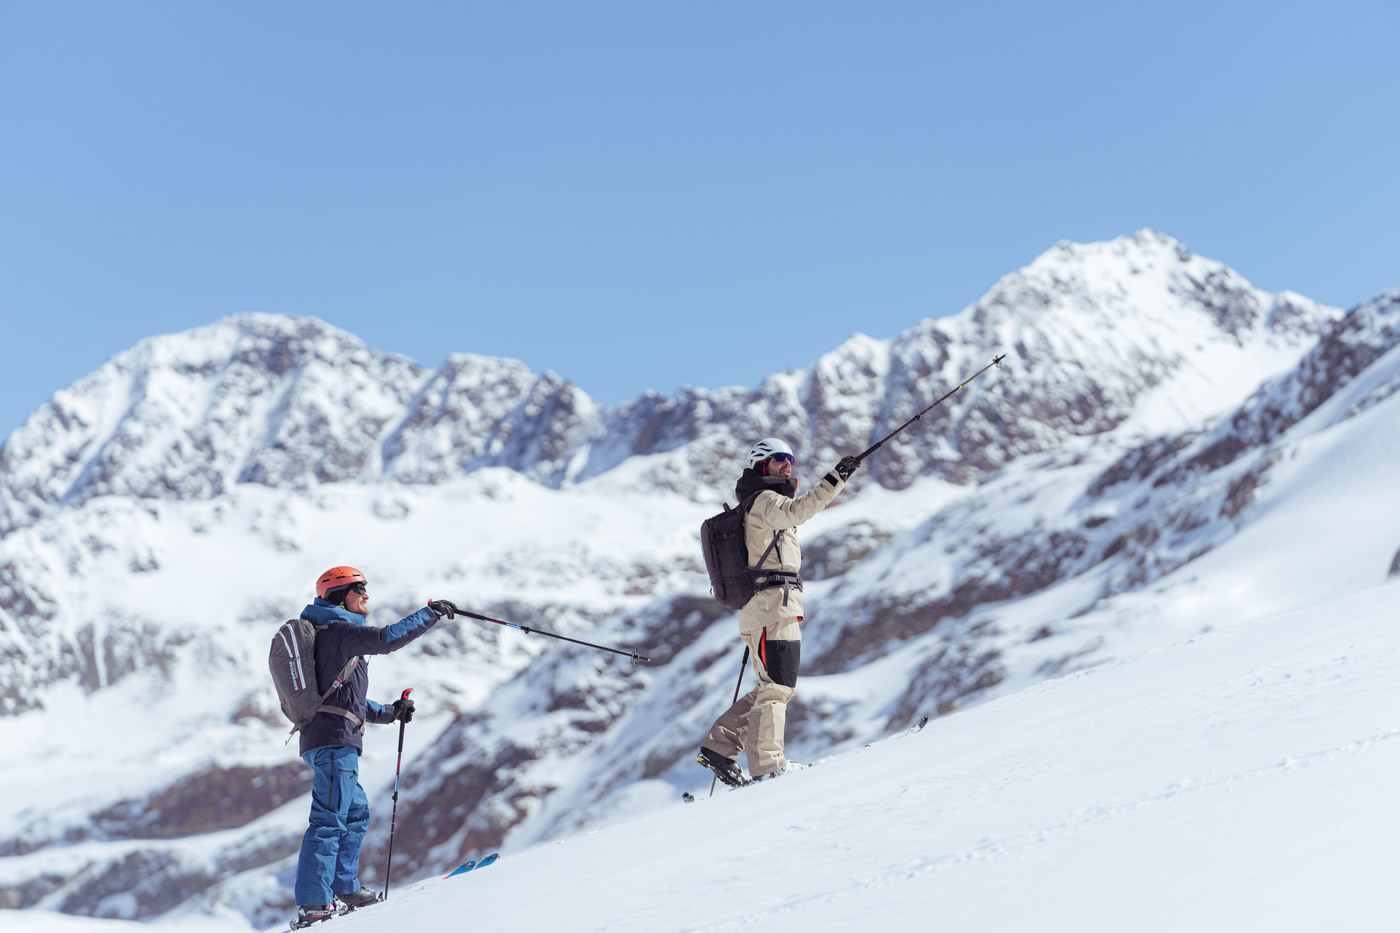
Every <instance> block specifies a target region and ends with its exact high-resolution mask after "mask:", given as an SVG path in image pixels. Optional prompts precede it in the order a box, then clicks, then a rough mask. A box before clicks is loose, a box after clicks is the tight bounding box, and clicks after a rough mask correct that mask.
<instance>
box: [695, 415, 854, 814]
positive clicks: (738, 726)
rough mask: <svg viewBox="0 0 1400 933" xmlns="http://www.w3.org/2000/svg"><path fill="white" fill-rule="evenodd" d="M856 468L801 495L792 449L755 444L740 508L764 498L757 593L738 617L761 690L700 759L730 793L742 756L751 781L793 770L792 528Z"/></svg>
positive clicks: (795, 609) (754, 551) (795, 629)
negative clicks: (789, 750) (787, 734)
mask: <svg viewBox="0 0 1400 933" xmlns="http://www.w3.org/2000/svg"><path fill="white" fill-rule="evenodd" d="M858 466H860V461H859V460H858V459H856V458H855V457H844V458H842V460H841V462H840V463H839V464H838V465H837V466H836V468H835V469H834V470H832V471H831V472H830V473H828V474H826V476H824V477H823V478H822V480H821V482H819V483H818V484H817V486H816V488H815V489H812V490H810V491H809V492H806V493H804V494H803V495H801V496H797V480H795V479H794V478H793V476H792V469H793V455H792V448H791V447H789V446H788V444H787V443H786V442H784V441H782V440H780V439H778V438H775V437H767V438H764V439H763V440H761V441H759V442H758V443H757V444H755V445H754V447H753V450H752V451H750V453H749V466H748V469H746V470H744V472H743V475H742V476H740V477H739V482H738V484H737V485H736V487H735V494H736V495H737V496H738V497H739V501H740V502H743V501H744V500H745V499H747V498H748V497H749V496H751V495H753V494H754V492H755V491H758V495H757V496H756V497H755V498H754V500H753V504H752V506H751V507H750V508H749V511H748V514H747V516H746V517H745V520H744V541H745V546H746V547H747V549H748V554H749V560H750V562H751V563H750V570H751V571H752V572H753V574H754V584H755V588H756V592H755V593H754V595H753V597H752V598H751V599H749V601H748V602H747V603H745V604H744V607H743V608H742V609H740V610H739V635H740V637H741V638H743V640H744V644H745V645H747V646H748V651H749V655H750V657H752V658H753V668H754V672H755V673H756V674H757V675H758V685H757V686H756V687H754V689H753V690H751V691H750V692H748V693H746V694H745V695H743V696H741V697H739V698H738V700H736V701H735V703H734V705H733V706H731V707H730V708H729V709H728V710H726V711H725V713H724V714H723V715H722V716H720V717H719V719H717V720H715V724H714V725H713V726H712V727H710V731H709V734H708V735H706V736H705V740H704V742H703V743H702V744H701V746H700V753H699V754H698V755H697V756H696V761H698V762H699V763H700V764H702V765H704V766H705V767H707V768H709V769H710V770H711V771H714V772H715V774H716V775H717V776H718V777H719V779H720V780H722V781H724V782H725V783H726V784H729V785H730V786H733V787H738V786H742V785H743V784H745V783H748V781H747V780H746V779H745V778H744V775H743V772H741V771H740V770H739V768H738V766H737V764H736V761H737V759H738V757H739V752H740V751H745V752H747V754H748V765H749V774H750V775H752V778H753V780H761V779H763V778H766V777H773V776H777V775H779V774H782V773H783V772H784V771H786V770H788V769H789V768H790V767H793V764H792V763H791V762H789V761H788V760H787V758H786V757H784V755H783V729H784V726H785V724H786V721H787V704H788V701H789V700H791V699H792V698H793V696H794V695H795V694H796V692H797V691H796V689H795V688H796V687H797V671H798V666H799V661H800V658H801V649H802V629H801V622H802V620H803V615H802V579H801V577H800V576H799V575H798V574H799V572H800V570H801V568H802V550H801V548H799V547H798V545H797V534H796V533H795V531H794V529H795V528H796V527H797V526H798V525H800V524H802V523H803V522H805V521H807V520H808V519H809V518H811V517H812V516H813V515H816V514H817V513H818V512H820V511H821V510H822V509H824V508H826V507H827V505H829V504H830V503H831V501H832V500H833V499H835V498H836V496H837V494H838V493H840V492H841V490H842V489H843V488H844V487H845V485H846V480H847V479H849V478H850V476H851V474H852V473H854V472H855V470H856V468H857V467H858ZM755 557H757V559H755Z"/></svg>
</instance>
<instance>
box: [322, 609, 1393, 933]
mask: <svg viewBox="0 0 1400 933" xmlns="http://www.w3.org/2000/svg"><path fill="white" fill-rule="evenodd" d="M1397 592H1398V591H1397V586H1395V585H1390V586H1384V587H1379V588H1375V589H1371V590H1368V591H1364V592H1361V593H1358V594H1355V595H1352V596H1349V597H1346V598H1344V599H1341V600H1338V601H1336V602H1333V603H1330V604H1327V605H1323V606H1318V607H1314V608H1310V609H1306V610H1299V611H1294V612H1288V613H1283V614H1280V615H1276V616H1272V617H1269V618H1265V619H1260V620H1256V621H1252V622H1248V623H1241V624H1233V625H1232V624H1231V623H1230V622H1229V620H1228V619H1220V620H1219V622H1220V625H1219V626H1218V627H1217V628H1216V629H1215V630H1214V631H1213V632H1211V633H1210V634H1207V635H1203V636H1201V637H1198V638H1194V639H1191V640H1189V641H1186V642H1182V643H1178V644H1174V645H1171V646H1168V647H1163V648H1158V649H1153V650H1149V651H1146V652H1144V653H1142V654H1140V655H1137V656H1134V657H1132V658H1129V659H1124V660H1122V661H1119V662H1115V663H1113V664H1110V665H1106V666H1103V667H1099V668H1095V669H1093V670H1087V671H1081V672H1079V673H1077V674H1072V675H1070V676H1067V677H1064V678H1061V679H1059V680H1053V681H1047V682H1045V683H1042V684H1040V685H1038V686H1034V687H1030V688H1028V689H1025V690H1022V691H1020V692H1018V693H1016V694H1013V695H1010V696H1007V697H1004V698H1002V699H999V700H995V701H993V702H990V703H987V704H985V705H982V706H979V707H976V708H974V709H971V710H968V711H965V712H960V713H957V714H955V715H952V716H948V717H944V718H942V719H936V720H934V721H932V722H931V723H930V724H929V725H928V727H927V728H926V729H925V730H924V731H923V732H922V733H919V734H916V735H912V736H900V737H895V738H892V739H887V740H885V741H882V742H878V743H876V744H874V745H871V746H869V747H866V748H860V749H856V750H854V751H852V752H848V753H845V754H842V755H838V756H836V757H833V758H830V759H828V760H825V761H822V762H820V764H819V766H818V767H815V768H812V769H810V770H807V771H803V772H799V773H796V774H792V775H788V776H785V777H783V778H782V779H780V780H778V781H775V782H773V783H772V784H766V785H760V786H758V787H754V788H749V789H745V790H742V791H734V792H729V791H724V790H720V791H719V792H717V793H716V795H715V797H714V798H713V799H709V798H706V796H705V794H706V793H707V792H708V785H709V782H708V781H707V780H705V779H704V778H705V773H704V772H703V771H701V769H700V768H699V766H696V771H695V783H694V786H693V787H692V793H694V794H696V796H697V797H698V798H700V799H699V800H698V801H697V803H696V804H695V805H693V806H685V805H682V804H681V803H680V802H679V801H677V803H676V804H675V806H674V807H671V808H668V809H666V810H663V811H660V812H657V813H653V814H649V815H647V816H645V817H643V818H639V819H636V820H633V821H630V822H625V823H621V824H618V825H614V826H611V827H608V828H605V829H601V830H597V831H593V832H586V833H583V834H581V835H578V836H575V837H571V838H568V839H564V840H560V841H557V842H555V843H552V844H550V843H546V844H541V845H537V846H534V847H532V848H530V849H527V850H525V851H522V852H520V853H518V854H515V855H511V856H508V857H507V858H505V859H503V860H502V861H501V862H500V863H499V864H498V865H496V866H493V867H492V868H490V869H489V870H488V871H484V872H482V873H481V874H480V875H467V876H463V877H461V878H456V879H452V880H451V881H447V882H442V881H437V880H429V881H426V882H422V883H420V884H418V885H416V886H414V887H413V888H411V889H407V890H403V891H399V892H394V893H393V894H392V895H391V899H390V902H389V903H387V904H385V905H382V906H379V907H376V908H374V909H372V910H368V911H364V912H362V913H359V914H356V915H353V916H350V917H347V918H344V919H342V920H338V921H336V927H338V928H339V929H340V930H341V931H342V933H390V931H401V930H413V929H437V928H446V927H451V926H453V925H455V924H457V923H460V922H462V920H463V919H464V918H468V919H469V922H470V924H471V925H472V926H474V927H481V928H483V929H491V930H493V931H513V930H518V931H527V930H561V931H562V930H578V931H602V930H607V931H615V933H627V931H663V930H675V931H725V930H740V929H752V928H755V927H756V926H762V925H765V924H772V923H777V924H779V925H781V926H782V927H784V928H789V929H801V930H833V931H836V930H841V931H847V930H863V929H882V928H883V929H917V928H929V927H930V926H936V927H938V928H947V929H970V928H975V929H978V930H984V931H985V930H1026V929H1039V930H1061V929H1063V930H1122V929H1131V930H1162V931H1168V930H1171V931H1176V930H1183V929H1192V930H1227V929H1231V930H1238V929H1258V928H1261V927H1267V928H1270V929H1274V930H1315V929H1321V928H1337V927H1348V926H1349V927H1351V928H1355V929H1363V930H1365V929H1384V928H1386V925H1387V923H1388V922H1389V921H1390V920H1391V919H1392V918H1393V912H1394V904H1393V898H1392V897H1391V894H1390V885H1391V882H1393V874H1394V871H1393V869H1394V865H1395V860H1394V848H1393V840H1394V839H1395V838H1396V836H1397V833H1400V802H1397V800H1396V797H1395V794H1394V775H1395V774H1396V773H1397V769H1400V691H1396V690H1395V689H1394V671H1395V669H1396V667H1397V665H1400V628H1397V626H1396V625H1395V624H1394V610H1393V605H1394V602H1395V598H1396V595H1397ZM400 817H401V818H403V817H408V818H410V819H411V814H406V813H400ZM451 867H452V866H445V867H444V874H445V873H446V871H447V870H448V869H450V868H451Z"/></svg>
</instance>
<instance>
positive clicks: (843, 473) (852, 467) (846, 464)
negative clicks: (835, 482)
mask: <svg viewBox="0 0 1400 933" xmlns="http://www.w3.org/2000/svg"><path fill="white" fill-rule="evenodd" d="M859 467H860V460H859V459H857V458H856V457H842V458H841V462H840V463H838V464H836V475H837V476H839V477H841V479H842V480H848V479H850V478H851V474H852V473H854V472H855V471H856V470H857V469H858V468H859Z"/></svg>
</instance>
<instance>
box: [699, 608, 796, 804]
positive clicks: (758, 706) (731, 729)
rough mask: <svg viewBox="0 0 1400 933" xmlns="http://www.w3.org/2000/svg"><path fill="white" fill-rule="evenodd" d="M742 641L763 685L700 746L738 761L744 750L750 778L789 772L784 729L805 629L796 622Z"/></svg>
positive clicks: (719, 721) (722, 718) (718, 721)
mask: <svg viewBox="0 0 1400 933" xmlns="http://www.w3.org/2000/svg"><path fill="white" fill-rule="evenodd" d="M740 637H741V638H743V639H744V644H746V645H748V646H749V657H750V658H752V659H753V669H754V672H755V673H756V674H758V686H756V687H754V688H753V689H752V690H750V691H749V692H748V693H746V694H744V695H743V696H741V697H739V699H738V700H736V701H735V702H734V705H733V706H731V707H729V709H727V710H725V712H724V715H722V716H720V717H719V719H716V720H715V724H714V725H713V726H711V727H710V732H709V734H708V735H706V736H705V741H704V742H703V743H701V744H702V745H704V747H705V748H708V749H710V750H711V751H713V752H718V753H719V754H721V755H723V756H724V757H726V758H728V759H730V760H734V759H737V758H738V757H739V752H741V751H744V752H747V753H748V759H749V774H750V775H751V776H752V777H756V778H757V777H762V776H763V775H765V774H770V773H772V772H774V771H781V770H782V769H783V768H785V767H787V759H785V758H784V757H783V730H784V729H785V728H786V727H787V705H788V701H789V700H791V699H792V698H793V697H794V696H795V695H796V694H797V690H796V687H797V668H798V664H799V661H800V659H801V648H802V630H801V628H800V627H799V626H798V624H797V620H796V619H793V620H791V621H786V622H780V623H778V624H777V625H775V626H768V627H767V628H762V629H759V630H758V631H756V632H745V633H740Z"/></svg>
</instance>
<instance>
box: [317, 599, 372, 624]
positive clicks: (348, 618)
mask: <svg viewBox="0 0 1400 933" xmlns="http://www.w3.org/2000/svg"><path fill="white" fill-rule="evenodd" d="M301 617H302V618H303V619H310V620H311V621H312V622H316V623H318V624H325V623H327V622H349V623H351V624H352V625H364V624H365V622H366V621H368V619H369V616H362V615H360V614H359V613H358V612H351V611H350V610H349V609H346V608H345V607H344V606H337V605H334V604H333V603H328V602H326V601H325V600H324V599H322V598H321V597H319V596H317V597H316V600H315V601H314V602H312V603H311V605H309V606H307V607H306V608H305V609H303V610H302V611H301Z"/></svg>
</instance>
